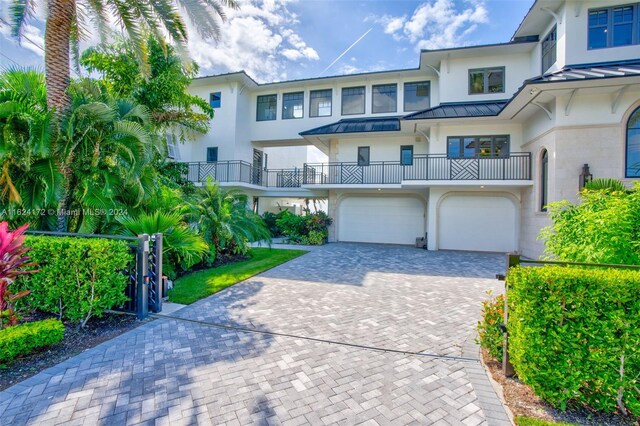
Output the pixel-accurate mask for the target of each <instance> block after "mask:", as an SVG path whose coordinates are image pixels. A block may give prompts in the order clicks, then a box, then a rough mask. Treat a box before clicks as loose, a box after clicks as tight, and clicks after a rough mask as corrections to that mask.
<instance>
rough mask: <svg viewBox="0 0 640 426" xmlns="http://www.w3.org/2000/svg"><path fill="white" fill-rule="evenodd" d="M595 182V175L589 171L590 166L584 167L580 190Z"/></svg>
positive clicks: (581, 174)
mask: <svg viewBox="0 0 640 426" xmlns="http://www.w3.org/2000/svg"><path fill="white" fill-rule="evenodd" d="M592 180H593V175H592V174H591V172H590V171H589V165H588V164H585V165H584V166H582V172H581V173H580V188H579V189H580V190H582V188H584V187H585V185H586V184H588V183H589V182H591V181H592Z"/></svg>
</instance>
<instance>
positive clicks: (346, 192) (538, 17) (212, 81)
mask: <svg viewBox="0 0 640 426" xmlns="http://www.w3.org/2000/svg"><path fill="white" fill-rule="evenodd" d="M191 91H192V93H195V94H198V95H200V96H203V97H205V98H207V99H210V100H211V101H212V102H220V103H221V105H220V108H219V109H217V110H216V118H215V119H214V122H213V126H212V127H213V128H212V132H211V134H210V135H206V136H204V137H203V138H201V139H200V140H198V141H196V143H194V144H192V145H190V146H186V145H185V146H181V147H180V149H181V153H180V154H181V158H180V161H187V162H192V164H191V165H190V175H191V178H192V179H193V180H195V181H202V180H203V178H204V177H206V176H212V177H215V178H216V179H218V180H219V181H221V182H226V183H227V184H229V185H233V186H239V187H242V188H243V189H244V190H246V191H248V192H250V193H251V194H253V195H254V196H255V197H256V200H259V203H261V204H262V205H263V206H264V205H269V201H268V200H272V201H273V200H275V199H278V200H282V199H285V198H287V199H289V200H294V199H297V200H302V199H323V198H326V199H327V200H328V205H327V209H328V213H329V215H330V216H331V217H333V218H334V224H333V225H332V228H331V229H330V240H331V241H359V242H374V243H392V244H413V243H414V242H415V240H416V238H419V237H424V238H426V241H427V247H428V249H430V250H441V249H445V250H480V251H497V252H507V251H519V252H520V253H522V254H524V255H526V256H530V257H538V256H539V255H540V254H541V253H542V249H543V247H542V243H541V242H540V241H538V240H537V238H536V237H537V235H538V233H539V230H540V228H541V227H543V226H546V225H548V224H549V219H548V215H547V212H546V211H545V207H544V206H545V205H546V204H547V203H549V202H552V201H557V200H561V199H569V200H574V201H575V200H576V199H577V194H578V190H579V179H580V174H581V173H582V171H583V167H584V165H585V164H588V166H589V170H590V173H591V174H593V176H594V177H611V178H618V179H622V180H625V181H627V182H630V181H631V180H633V179H634V178H640V110H638V108H639V107H640V3H638V2H635V3H633V2H632V3H624V2H620V5H618V4H617V2H615V1H602V0H600V1H596V0H594V1H563V0H537V1H535V2H534V4H533V6H532V8H531V10H530V11H529V13H528V14H527V16H526V17H525V18H524V20H523V22H522V23H521V25H520V27H519V28H518V30H517V31H516V33H515V34H514V37H513V38H512V40H511V41H510V42H508V43H504V44H499V45H489V46H475V47H465V48H454V49H445V50H437V51H422V52H421V53H420V65H419V67H418V68H415V69H408V70H397V71H388V72H378V73H368V74H360V75H346V76H337V77H328V78H317V79H309V80H298V81H286V82H279V83H270V84H257V83H255V82H254V81H253V80H251V79H250V78H249V77H248V76H247V75H246V74H245V73H243V72H240V73H233V74H227V75H221V76H213V77H205V78H201V79H198V80H196V81H195V82H194V83H193V85H192V88H191ZM212 148H215V149H212ZM296 150H297V151H298V152H299V154H297V155H294V154H292V152H296ZM214 151H215V155H214ZM324 156H326V157H324ZM305 157H306V158H305ZM276 158H277V159H278V160H275V161H274V159H276ZM283 197H284V198H283ZM272 204H273V203H272ZM272 207H273V206H271V207H269V208H272Z"/></svg>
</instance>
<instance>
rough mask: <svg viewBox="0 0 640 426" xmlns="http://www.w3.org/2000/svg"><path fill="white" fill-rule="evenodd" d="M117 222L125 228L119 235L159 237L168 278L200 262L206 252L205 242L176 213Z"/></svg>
mask: <svg viewBox="0 0 640 426" xmlns="http://www.w3.org/2000/svg"><path fill="white" fill-rule="evenodd" d="M117 220H118V222H120V224H122V226H123V227H124V230H123V231H122V235H130V236H136V235H140V234H149V235H152V234H155V233H162V243H163V247H162V248H163V261H164V263H163V266H164V268H165V272H166V275H167V276H169V277H170V278H175V276H176V274H177V272H178V271H180V270H182V271H184V270H187V269H188V268H190V267H191V266H193V265H195V264H197V263H199V262H201V261H202V260H203V258H204V256H205V255H206V254H207V253H208V252H209V246H208V245H207V243H206V242H205V240H204V239H203V238H202V237H201V236H200V235H198V233H197V232H196V231H195V230H194V229H192V228H190V227H189V226H188V225H187V224H186V223H184V222H183V220H182V215H180V214H179V213H166V212H162V211H156V212H153V213H141V214H139V215H138V216H136V217H130V216H124V217H118V218H117Z"/></svg>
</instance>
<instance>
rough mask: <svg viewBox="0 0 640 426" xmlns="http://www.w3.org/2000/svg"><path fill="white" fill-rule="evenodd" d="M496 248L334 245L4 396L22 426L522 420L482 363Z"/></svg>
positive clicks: (0, 404)
mask: <svg viewBox="0 0 640 426" xmlns="http://www.w3.org/2000/svg"><path fill="white" fill-rule="evenodd" d="M502 268H503V257H502V256H500V255H494V254H479V253H457V252H427V251H423V250H419V249H414V248H410V247H399V246H382V245H365V244H330V245H327V246H324V247H322V248H319V249H317V250H314V251H312V252H311V253H309V254H307V255H305V256H303V257H300V258H298V259H295V260H293V261H291V262H289V263H287V264H284V265H281V266H279V267H277V268H274V269H272V270H270V271H267V272H266V273H263V274H261V275H259V276H256V277H254V278H252V279H249V280H247V281H245V282H243V283H240V284H237V285H235V286H233V287H230V288H228V289H227V290H225V291H223V292H220V293H218V294H216V295H213V296H211V297H209V298H207V299H203V300H201V301H199V302H197V303H195V304H193V305H190V306H188V307H187V308H184V309H182V310H181V311H178V312H177V313H175V314H174V316H175V317H176V318H162V319H158V320H155V321H153V322H151V323H149V324H146V325H144V326H142V327H139V328H138V329H136V330H133V331H131V332H128V333H126V334H124V335H122V336H120V337H118V338H116V339H113V340H111V341H109V342H106V343H103V344H102V345H100V346H97V347H95V348H93V349H91V350H88V351H86V352H84V353H82V354H80V355H79V356H76V357H74V358H72V359H69V360H67V361H65V362H64V363H62V364H60V365H58V366H56V367H54V368H51V369H49V370H47V371H45V372H43V373H40V374H38V375H36V376H34V377H32V378H31V379H28V380H26V381H24V382H22V383H21V384H18V385H16V386H13V387H12V388H9V389H7V390H6V391H4V392H2V393H1V394H0V418H2V419H3V420H2V421H3V422H4V421H7V422H8V423H7V424H24V423H33V424H60V423H65V422H70V423H69V424H96V423H100V424H108V425H111V424H113V425H118V424H136V423H147V424H171V425H173V424H196V423H199V424H210V423H212V424H236V425H237V424H241V425H245V424H313V425H316V424H346V425H351V424H360V423H363V424H371V425H375V424H380V425H383V424H443V425H448V424H451V425H457V424H464V425H476V424H508V419H507V416H506V414H505V411H504V409H503V407H502V405H501V404H500V402H499V400H498V399H497V397H496V395H495V393H494V391H493V389H492V387H491V385H490V383H489V381H488V379H487V377H486V374H485V373H484V370H483V369H482V366H481V365H480V363H479V361H478V348H477V346H476V345H475V344H474V343H473V330H474V327H475V324H476V322H477V320H478V318H479V315H480V301H481V300H483V299H484V298H486V294H485V292H486V291H487V290H493V291H495V292H499V291H501V287H502V286H501V283H500V282H498V281H496V280H495V278H494V277H495V274H496V273H500V272H502Z"/></svg>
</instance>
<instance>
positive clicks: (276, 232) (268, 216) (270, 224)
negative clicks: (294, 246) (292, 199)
mask: <svg viewBox="0 0 640 426" xmlns="http://www.w3.org/2000/svg"><path fill="white" fill-rule="evenodd" d="M285 211H286V212H287V213H288V211H287V210H283V211H281V212H279V213H271V212H264V213H263V214H262V220H263V221H264V224H265V225H266V226H267V228H268V229H269V232H270V233H271V237H272V238H275V237H280V236H281V235H283V234H282V231H281V230H280V227H279V226H278V225H277V223H276V222H277V221H278V219H280V218H281V217H282V215H283V213H284V212H285Z"/></svg>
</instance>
